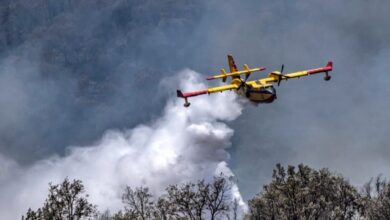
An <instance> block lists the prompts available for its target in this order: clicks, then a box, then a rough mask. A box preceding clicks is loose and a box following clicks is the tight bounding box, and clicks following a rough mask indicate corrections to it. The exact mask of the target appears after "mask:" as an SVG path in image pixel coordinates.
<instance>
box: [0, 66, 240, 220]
mask: <svg viewBox="0 0 390 220" xmlns="http://www.w3.org/2000/svg"><path fill="white" fill-rule="evenodd" d="M177 77H180V78H181V80H180V84H181V85H180V87H181V88H183V89H185V90H192V89H200V88H204V87H205V85H203V84H201V83H199V81H200V80H199V74H197V73H195V72H193V71H191V70H184V71H182V72H181V73H180V74H178V76H177ZM175 86H176V85H175ZM170 89H172V88H170ZM145 98H147V97H145ZM191 102H192V105H191V107H190V108H184V107H183V100H182V99H177V98H176V97H173V98H172V99H171V100H169V101H168V103H167V104H166V107H165V109H164V110H163V111H162V115H161V117H160V118H158V119H157V120H155V121H154V122H151V123H149V124H141V125H138V126H136V127H135V128H133V129H129V130H125V131H119V130H110V131H107V132H106V133H105V134H104V135H103V137H102V138H101V140H100V141H98V142H96V143H95V144H94V145H92V146H88V147H69V152H68V154H67V155H66V156H64V157H59V156H53V157H51V158H49V159H45V160H42V161H40V162H37V163H35V164H34V165H32V166H31V167H28V168H23V167H21V166H19V165H17V164H16V163H14V162H13V161H10V160H8V159H6V158H2V157H0V172H1V173H0V186H1V188H0V194H1V195H2V196H1V198H0V213H2V219H18V218H20V216H21V215H22V214H23V213H25V212H26V210H27V209H28V208H29V207H31V208H33V209H35V208H38V207H40V206H41V205H42V204H43V202H44V199H45V197H46V195H47V188H48V183H49V182H53V183H59V182H61V181H62V180H63V179H64V178H65V177H69V178H70V179H73V178H76V179H81V180H82V181H83V183H84V185H85V186H86V191H87V193H88V194H89V195H90V201H91V202H92V203H94V204H96V205H98V208H99V210H101V211H104V210H106V209H109V210H111V211H112V212H113V211H117V210H118V209H121V208H123V205H122V204H121V199H120V198H121V194H122V192H123V187H124V186H125V185H129V186H131V187H136V186H141V185H143V186H148V187H150V189H151V191H152V193H154V194H155V195H160V194H161V193H163V191H164V189H165V188H166V187H167V186H168V185H169V184H175V183H180V182H186V181H197V180H200V179H205V180H211V179H212V177H213V176H214V175H218V174H219V173H221V172H223V173H224V174H225V175H229V176H232V175H233V174H232V172H231V170H230V169H229V168H228V166H227V160H228V159H229V154H228V152H227V151H226V149H227V148H228V147H230V145H231V143H230V138H231V137H232V135H233V130H232V129H230V128H229V127H228V126H227V125H226V124H224V123H223V122H221V121H229V120H234V119H235V118H237V117H238V116H239V115H240V114H241V105H240V104H239V103H238V102H237V100H236V96H235V95H234V94H233V93H232V92H227V93H223V94H218V95H210V96H208V97H207V96H204V97H196V98H193V99H191ZM232 194H233V196H234V197H235V198H238V199H239V201H240V203H241V205H242V207H244V206H245V205H244V202H243V200H242V199H241V195H240V193H239V190H238V187H237V186H236V185H234V186H233V188H232Z"/></svg>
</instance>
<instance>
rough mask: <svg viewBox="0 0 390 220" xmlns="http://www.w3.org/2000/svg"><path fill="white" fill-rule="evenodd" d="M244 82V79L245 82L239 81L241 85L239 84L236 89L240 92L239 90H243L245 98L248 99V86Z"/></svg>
mask: <svg viewBox="0 0 390 220" xmlns="http://www.w3.org/2000/svg"><path fill="white" fill-rule="evenodd" d="M246 80H247V79H245V80H240V81H241V83H240V85H239V86H238V88H237V90H240V89H241V88H244V92H245V96H246V97H247V98H249V96H250V92H249V91H250V90H249V86H248V85H247V84H246Z"/></svg>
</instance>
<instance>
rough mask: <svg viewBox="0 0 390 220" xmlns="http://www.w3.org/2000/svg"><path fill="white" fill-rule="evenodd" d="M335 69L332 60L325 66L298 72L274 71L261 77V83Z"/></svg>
mask: <svg viewBox="0 0 390 220" xmlns="http://www.w3.org/2000/svg"><path fill="white" fill-rule="evenodd" d="M332 69H333V63H332V62H331V61H329V62H328V64H327V65H326V66H325V67H320V68H316V69H310V70H303V71H298V72H292V73H287V74H281V73H280V72H272V73H270V74H269V75H268V77H267V78H263V79H260V80H259V81H260V84H269V83H273V82H280V81H281V80H288V79H291V78H300V77H304V76H310V75H313V74H317V73H326V74H327V73H328V72H329V71H332Z"/></svg>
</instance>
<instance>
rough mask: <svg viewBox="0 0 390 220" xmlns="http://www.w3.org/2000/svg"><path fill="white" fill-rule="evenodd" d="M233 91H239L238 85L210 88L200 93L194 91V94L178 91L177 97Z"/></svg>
mask: <svg viewBox="0 0 390 220" xmlns="http://www.w3.org/2000/svg"><path fill="white" fill-rule="evenodd" d="M232 89H238V85H235V84H230V85H226V86H217V87H210V88H208V89H204V90H198V91H193V92H181V91H180V90H177V97H179V98H188V97H192V96H198V95H204V94H211V93H216V92H223V91H226V90H232Z"/></svg>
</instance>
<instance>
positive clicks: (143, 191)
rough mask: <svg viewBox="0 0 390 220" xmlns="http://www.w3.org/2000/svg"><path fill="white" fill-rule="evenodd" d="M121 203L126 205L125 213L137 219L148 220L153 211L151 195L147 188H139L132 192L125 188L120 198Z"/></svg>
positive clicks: (129, 188) (130, 189)
mask: <svg viewBox="0 0 390 220" xmlns="http://www.w3.org/2000/svg"><path fill="white" fill-rule="evenodd" d="M122 201H123V203H124V204H125V205H126V206H125V209H126V213H127V215H128V217H129V216H135V217H137V218H139V219H142V220H146V219H150V218H151V216H152V213H153V210H154V202H153V200H152V194H150V193H149V188H148V187H139V188H136V189H135V190H133V189H132V188H131V187H129V186H127V187H126V189H125V193H124V194H123V196H122Z"/></svg>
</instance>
